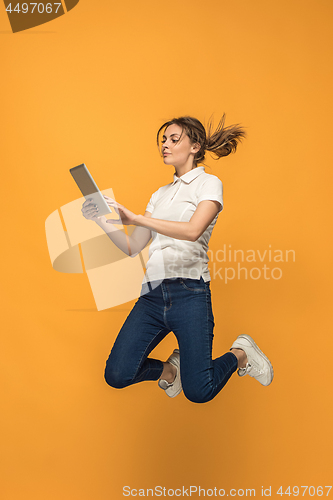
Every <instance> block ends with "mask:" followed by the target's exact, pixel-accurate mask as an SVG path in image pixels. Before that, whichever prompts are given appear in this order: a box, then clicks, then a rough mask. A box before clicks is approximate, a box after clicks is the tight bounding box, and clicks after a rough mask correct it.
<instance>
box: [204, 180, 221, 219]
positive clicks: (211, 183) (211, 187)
mask: <svg viewBox="0 0 333 500" xmlns="http://www.w3.org/2000/svg"><path fill="white" fill-rule="evenodd" d="M204 200H212V201H218V202H219V203H220V210H219V211H218V214H219V213H220V212H222V210H223V185H222V182H221V181H220V179H219V178H218V177H216V176H215V175H210V176H209V178H208V179H206V180H205V181H204V182H203V184H202V186H201V187H200V190H199V193H198V204H199V203H200V202H201V201H204Z"/></svg>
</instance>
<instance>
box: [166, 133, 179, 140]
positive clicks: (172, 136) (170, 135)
mask: <svg viewBox="0 0 333 500" xmlns="http://www.w3.org/2000/svg"><path fill="white" fill-rule="evenodd" d="M174 135H179V134H171V135H170V137H173V136H174ZM162 138H163V139H166V136H165V135H163V137H162Z"/></svg>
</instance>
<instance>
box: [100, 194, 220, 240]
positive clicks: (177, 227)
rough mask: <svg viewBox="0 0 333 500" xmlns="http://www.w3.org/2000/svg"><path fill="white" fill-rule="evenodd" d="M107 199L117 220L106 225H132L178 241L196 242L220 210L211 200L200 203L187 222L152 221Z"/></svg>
mask: <svg viewBox="0 0 333 500" xmlns="http://www.w3.org/2000/svg"><path fill="white" fill-rule="evenodd" d="M110 200H111V198H109V199H108V200H107V203H108V205H109V206H112V207H114V208H115V209H116V211H117V213H118V214H119V218H118V219H109V220H108V221H107V222H108V223H118V224H119V223H121V222H122V223H123V224H125V225H127V224H134V225H135V226H139V227H144V228H147V229H150V230H153V231H156V232H157V233H160V234H164V235H165V236H169V237H170V238H176V239H178V240H188V241H196V240H197V239H198V238H199V237H200V236H201V235H202V233H203V232H204V231H205V230H206V229H207V227H208V226H209V224H210V223H211V222H212V221H213V220H214V218H215V216H216V215H217V213H218V211H219V209H220V203H219V202H218V201H213V200H204V201H201V202H200V203H199V204H198V206H197V208H196V211H195V212H194V214H193V215H192V217H191V219H190V221H189V222H178V221H175V222H174V221H168V220H162V219H154V218H153V217H149V216H147V214H148V213H149V212H146V213H145V215H136V214H134V213H133V212H131V211H130V210H128V209H127V208H125V207H124V206H122V205H120V204H119V203H117V202H116V201H114V200H111V201H110Z"/></svg>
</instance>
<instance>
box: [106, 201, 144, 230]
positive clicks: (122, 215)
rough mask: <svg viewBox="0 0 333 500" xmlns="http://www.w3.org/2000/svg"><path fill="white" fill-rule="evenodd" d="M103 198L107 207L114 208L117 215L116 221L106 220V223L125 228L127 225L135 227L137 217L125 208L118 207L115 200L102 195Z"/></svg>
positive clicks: (118, 204)
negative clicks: (121, 225) (120, 225)
mask: <svg viewBox="0 0 333 500" xmlns="http://www.w3.org/2000/svg"><path fill="white" fill-rule="evenodd" d="M103 198H104V199H105V201H106V203H107V204H108V206H109V207H111V208H114V209H115V211H116V213H117V214H118V216H119V217H118V218H117V219H106V222H107V223H109V224H124V225H125V226H128V225H135V220H136V218H137V215H136V214H134V213H133V212H131V211H130V210H128V209H127V208H125V207H124V206H123V205H120V203H117V202H116V201H115V200H113V199H112V198H110V197H109V196H105V195H103Z"/></svg>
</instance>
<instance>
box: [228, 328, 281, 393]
mask: <svg viewBox="0 0 333 500" xmlns="http://www.w3.org/2000/svg"><path fill="white" fill-rule="evenodd" d="M237 338H238V339H242V338H243V339H246V340H248V341H249V342H250V344H251V346H252V347H253V348H254V350H255V351H257V353H258V354H260V355H261V356H262V357H263V358H264V360H265V361H266V362H267V363H268V366H269V370H270V374H271V381H270V382H269V384H265V387H267V386H268V385H270V384H271V383H272V381H273V378H274V370H273V366H272V363H271V362H270V360H269V359H268V357H267V356H266V355H265V354H264V353H263V352H262V351H261V350H260V349H259V347H258V346H257V344H256V343H255V341H254V340H253V338H252V337H250V335H247V334H246V333H244V334H242V335H238V337H237ZM236 340H237V339H236ZM261 385H264V384H261Z"/></svg>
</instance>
